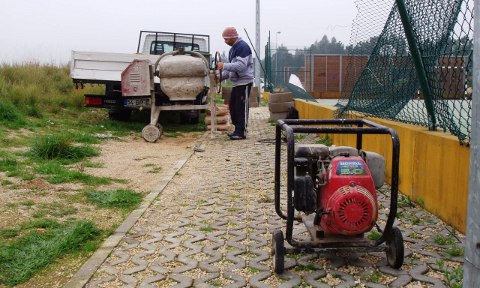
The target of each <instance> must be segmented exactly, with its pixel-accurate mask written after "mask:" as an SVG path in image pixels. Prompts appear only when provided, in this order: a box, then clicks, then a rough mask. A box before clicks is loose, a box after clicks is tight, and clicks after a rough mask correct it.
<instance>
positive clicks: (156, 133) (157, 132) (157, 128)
mask: <svg viewBox="0 0 480 288" xmlns="http://www.w3.org/2000/svg"><path fill="white" fill-rule="evenodd" d="M162 132H163V127H162V125H160V124H157V125H152V124H148V125H147V126H145V127H143V130H142V137H143V139H145V141H147V142H150V143H154V142H157V140H158V139H160V136H161V135H162Z"/></svg>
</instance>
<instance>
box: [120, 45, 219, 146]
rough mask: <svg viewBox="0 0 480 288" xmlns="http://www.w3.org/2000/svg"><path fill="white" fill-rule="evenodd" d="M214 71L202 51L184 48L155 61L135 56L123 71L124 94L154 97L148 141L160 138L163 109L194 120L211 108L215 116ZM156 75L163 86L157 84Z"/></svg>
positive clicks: (146, 128) (213, 128) (145, 135)
mask: <svg viewBox="0 0 480 288" xmlns="http://www.w3.org/2000/svg"><path fill="white" fill-rule="evenodd" d="M215 63H216V62H215ZM214 71H215V69H212V70H210V63H209V61H208V60H207V59H206V58H205V57H204V56H203V55H202V54H201V53H199V52H195V51H184V49H183V48H180V49H179V50H176V51H172V52H168V53H165V54H162V55H160V57H159V58H158V59H157V60H156V62H155V63H154V64H152V63H151V62H150V60H148V59H135V60H134V61H133V62H132V63H131V64H130V65H129V66H128V67H127V68H126V69H125V70H124V71H123V72H122V77H121V83H122V96H126V97H137V96H138V97H145V96H146V95H150V97H151V101H150V103H151V109H150V111H151V113H150V123H149V124H148V125H147V126H145V127H144V128H143V130H142V137H143V138H144V139H145V140H146V141H148V142H155V141H157V140H158V139H159V138H160V136H161V135H162V132H163V128H162V126H161V125H160V124H159V123H158V119H159V116H160V111H164V110H183V111H187V112H189V113H191V119H194V121H198V117H199V115H200V111H201V110H205V109H210V111H211V112H212V117H215V110H216V109H215V91H216V89H213V88H214V86H215V85H216V82H215V81H214V75H215V73H214ZM155 77H158V78H159V80H160V81H159V82H160V85H158V83H155V81H154V80H155V79H154V78H155ZM157 82H158V81H157ZM208 96H210V99H208V98H209V97H208ZM214 122H215V121H214ZM214 126H215V125H213V126H212V128H211V129H212V131H214V130H215V127H214Z"/></svg>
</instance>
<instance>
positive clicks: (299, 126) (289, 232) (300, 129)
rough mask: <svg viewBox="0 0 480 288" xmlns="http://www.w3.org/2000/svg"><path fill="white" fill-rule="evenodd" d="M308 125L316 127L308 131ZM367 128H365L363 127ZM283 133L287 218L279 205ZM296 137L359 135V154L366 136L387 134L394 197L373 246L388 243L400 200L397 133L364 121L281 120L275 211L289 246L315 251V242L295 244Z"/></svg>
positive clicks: (276, 134)
mask: <svg viewBox="0 0 480 288" xmlns="http://www.w3.org/2000/svg"><path fill="white" fill-rule="evenodd" d="M305 125H316V126H315V127H308V126H305ZM320 125H331V126H332V125H335V126H342V125H343V126H345V125H356V126H357V127H322V126H320ZM364 126H365V127H364ZM282 131H284V132H285V133H286V140H287V214H285V213H284V212H283V211H282V209H281V207H280V206H281V205H280V168H281V165H280V162H281V141H282V139H281V138H282ZM295 133H324V134H356V135H357V139H356V140H357V141H356V145H357V147H356V148H357V150H360V149H362V144H363V137H362V136H363V135H364V134H385V135H390V136H391V139H392V167H391V169H392V177H391V183H390V187H391V195H390V211H389V214H388V219H387V222H386V223H385V228H384V229H383V230H381V231H382V236H381V237H380V238H379V239H377V240H375V244H374V245H373V246H378V245H380V244H382V243H383V242H385V241H386V237H388V236H386V235H391V234H392V233H391V231H392V227H393V222H394V221H395V217H396V215H397V200H398V174H399V159H400V139H399V137H398V134H397V132H396V131H395V130H393V129H392V128H389V127H385V126H383V125H380V124H377V123H374V122H372V121H369V120H365V119H283V120H282V119H281V120H278V121H277V125H276V130H275V174H274V175H275V176H274V177H275V211H276V212H277V214H278V216H280V217H281V218H282V219H285V220H287V229H286V235H285V236H286V237H285V238H286V239H285V240H287V242H288V243H289V244H290V245H292V246H294V247H298V248H312V246H315V245H316V244H315V243H313V242H312V241H296V240H295V239H293V221H294V220H297V221H299V220H301V219H300V218H298V217H295V208H294V205H293V201H292V199H293V195H292V193H293V187H294V154H295V138H294V134H295Z"/></svg>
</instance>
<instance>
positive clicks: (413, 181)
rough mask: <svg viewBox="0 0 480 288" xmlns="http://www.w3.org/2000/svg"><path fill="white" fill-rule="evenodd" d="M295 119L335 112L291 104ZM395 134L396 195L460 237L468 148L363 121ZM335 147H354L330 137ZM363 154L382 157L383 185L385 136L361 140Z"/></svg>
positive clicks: (411, 129) (404, 127)
mask: <svg viewBox="0 0 480 288" xmlns="http://www.w3.org/2000/svg"><path fill="white" fill-rule="evenodd" d="M295 108H296V109H297V110H298V111H299V115H300V118H305V119H324V118H334V117H333V113H334V111H335V108H334V107H332V106H328V105H322V104H318V103H312V102H306V101H303V100H295ZM366 119H369V120H371V121H374V122H376V123H379V124H381V125H384V126H388V127H391V128H393V129H395V130H396V131H397V133H398V135H399V137H400V175H399V189H400V192H401V193H402V194H404V195H406V196H408V197H409V198H410V199H412V200H413V201H415V202H417V203H419V204H421V205H424V206H425V209H427V210H428V211H430V212H431V213H433V214H435V215H437V216H438V217H440V218H441V219H442V220H444V221H445V222H447V223H449V224H450V225H452V226H453V227H455V229H457V230H458V231H460V232H462V233H465V230H466V212H467V198H468V176H469V162H470V148H469V147H465V146H461V145H460V143H459V141H458V139H457V138H456V137H454V136H452V135H450V134H447V133H443V132H440V131H438V132H437V131H428V129H427V128H424V127H420V126H415V125H409V124H403V123H399V122H394V121H389V120H383V119H378V118H366ZM329 137H330V138H331V139H332V141H333V143H334V144H335V145H348V146H355V136H353V135H340V134H337V135H329ZM363 138H364V142H363V143H364V145H363V148H364V149H365V150H369V151H374V152H377V153H380V154H382V155H383V156H384V157H385V160H386V167H387V168H388V170H387V171H386V175H385V176H386V177H385V179H386V181H387V183H388V182H389V181H390V179H391V171H390V168H391V143H392V142H391V139H390V138H389V137H388V136H387V135H364V137H363Z"/></svg>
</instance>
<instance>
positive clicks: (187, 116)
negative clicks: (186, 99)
mask: <svg viewBox="0 0 480 288" xmlns="http://www.w3.org/2000/svg"><path fill="white" fill-rule="evenodd" d="M199 122H200V110H195V111H181V112H180V123H181V124H198V123H199Z"/></svg>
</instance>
